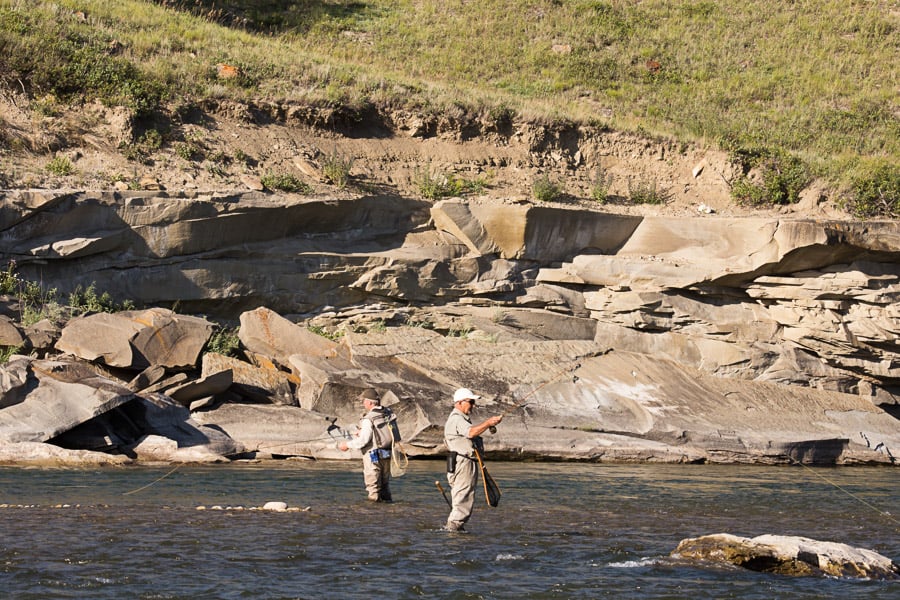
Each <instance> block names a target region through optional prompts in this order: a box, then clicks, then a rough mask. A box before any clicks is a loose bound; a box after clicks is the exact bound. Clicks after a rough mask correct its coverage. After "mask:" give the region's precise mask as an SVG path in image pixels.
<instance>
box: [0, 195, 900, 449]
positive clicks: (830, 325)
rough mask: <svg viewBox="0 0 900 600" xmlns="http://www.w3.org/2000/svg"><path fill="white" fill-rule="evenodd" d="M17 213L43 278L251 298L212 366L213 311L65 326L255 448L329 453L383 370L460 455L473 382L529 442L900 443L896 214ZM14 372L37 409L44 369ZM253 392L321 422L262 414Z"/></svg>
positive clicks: (140, 295)
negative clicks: (35, 395) (234, 345)
mask: <svg viewBox="0 0 900 600" xmlns="http://www.w3.org/2000/svg"><path fill="white" fill-rule="evenodd" d="M0 215H3V217H4V219H3V221H2V224H0V228H2V231H0V234H2V236H3V239H4V242H5V243H4V244H3V246H2V249H0V264H2V263H3V262H5V261H6V260H10V259H15V260H16V261H17V264H18V265H19V266H18V269H19V273H20V274H21V276H23V277H25V278H32V279H38V278H39V279H40V280H41V281H43V282H44V283H45V285H48V286H55V287H58V288H59V289H60V290H61V291H62V293H66V292H68V291H72V289H73V288H74V287H75V286H78V285H80V286H82V287H87V286H88V285H91V284H93V285H95V286H96V287H97V288H98V289H102V290H105V291H109V292H110V293H111V294H112V295H113V296H114V297H116V298H123V299H130V300H132V301H134V302H136V304H138V305H141V304H146V305H153V304H156V303H162V304H169V303H172V304H174V303H178V304H179V306H180V307H181V310H182V311H185V312H188V311H196V312H203V313H207V314H211V315H218V316H221V317H224V318H228V319H232V320H234V319H239V320H240V333H239V335H240V341H241V344H242V350H243V352H244V358H245V359H246V360H238V361H237V362H231V361H230V360H223V359H218V361H217V362H216V361H214V360H213V358H210V359H209V360H207V361H205V362H204V364H203V372H202V373H197V369H198V368H199V367H200V365H198V361H199V354H200V351H201V349H202V347H203V344H204V343H205V342H206V340H207V339H208V338H209V334H210V332H211V323H210V322H209V321H207V320H206V319H205V318H198V317H186V316H182V315H178V314H175V313H173V312H172V311H168V310H165V309H159V308H156V309H147V310H145V311H131V312H129V313H120V314H117V315H99V314H98V315H90V316H87V317H82V318H78V319H73V320H72V321H71V322H69V323H68V324H66V326H65V327H64V329H63V331H62V334H61V337H60V339H59V341H58V342H56V349H57V350H59V351H63V352H66V353H68V354H71V355H73V356H77V357H80V358H81V359H82V360H84V361H90V362H92V363H94V364H97V365H104V366H106V367H107V368H109V369H110V370H123V371H125V372H127V373H128V377H127V381H126V382H124V383H125V384H127V385H126V387H127V388H128V389H129V390H131V391H133V392H137V391H140V392H141V394H148V393H153V392H161V393H164V394H172V395H173V396H174V397H176V399H178V400H179V402H180V403H181V405H183V407H185V408H186V407H193V408H194V410H196V411H198V412H197V413H196V414H197V415H198V416H199V415H201V414H202V415H203V420H204V422H205V423H208V424H210V425H218V426H220V427H222V428H225V425H223V424H220V423H216V414H217V411H223V412H220V413H219V414H220V415H222V419H223V421H222V423H227V425H228V429H227V431H228V432H229V434H231V435H232V436H233V437H234V438H235V439H236V440H237V441H238V442H242V441H245V440H246V441H247V445H248V447H251V448H252V447H256V446H260V445H262V446H265V444H266V443H278V444H283V445H284V446H286V447H287V448H294V450H293V451H297V452H302V453H303V454H305V455H322V456H324V455H326V454H328V453H329V452H330V451H331V449H333V440H332V439H331V434H333V433H335V428H336V429H337V430H339V431H341V432H344V433H346V432H347V431H349V430H350V429H351V428H352V427H353V426H354V424H355V423H356V420H357V419H358V416H359V415H358V414H357V413H358V412H359V408H358V406H356V405H355V403H354V401H353V399H354V398H355V396H356V394H357V393H358V391H359V390H360V389H362V388H365V387H370V386H374V387H377V388H378V389H379V390H380V391H382V393H383V394H386V395H387V396H386V397H388V398H390V402H391V404H392V406H393V407H394V408H395V410H396V411H397V412H398V413H402V416H403V418H404V421H406V425H403V426H402V427H406V430H405V439H406V440H407V441H408V443H409V445H410V453H411V454H412V455H415V454H420V455H424V454H435V453H439V452H441V451H442V448H441V427H442V425H443V421H444V419H445V418H446V414H447V413H448V412H449V407H448V405H447V403H446V399H447V398H448V397H449V395H450V394H451V393H452V391H453V389H454V388H455V387H463V386H464V387H470V388H474V389H476V390H478V391H479V393H482V394H483V395H484V396H485V398H486V403H485V406H484V408H483V410H484V411H485V412H488V411H499V412H503V413H504V414H506V419H505V420H504V424H503V425H504V426H503V427H501V428H500V429H499V431H498V433H497V435H496V436H494V437H492V438H491V440H490V443H491V445H492V450H495V451H498V452H501V453H504V452H505V453H506V454H507V455H508V456H510V457H515V456H542V457H559V458H578V459H583V460H660V461H672V462H675V461H682V462H683V461H714V462H787V461H791V460H799V461H804V462H813V463H822V464H835V463H838V464H848V463H854V462H866V463H871V462H881V463H896V462H897V456H898V448H900V431H898V421H897V420H896V419H893V418H891V417H890V416H889V415H888V414H887V413H886V412H885V410H884V409H886V410H888V411H895V412H897V411H898V410H900V409H898V406H900V404H898V397H900V392H898V389H900V387H898V386H900V370H898V368H897V365H898V364H900V348H898V339H900V326H898V323H900V313H898V306H900V303H898V299H900V224H898V223H897V222H867V223H855V222H853V223H846V222H825V221H821V222H820V221H811V220H798V219H791V220H786V219H778V218H740V219H736V218H735V219H729V218H720V217H717V216H712V215H706V216H703V217H695V218H680V219H679V218H657V217H637V216H627V215H613V214H606V213H602V212H598V211H593V210H584V209H569V208H564V207H559V206H557V207H551V206H529V205H521V204H513V203H503V202H498V203H481V202H477V201H472V202H465V201H462V200H458V199H456V200H446V201H443V202H439V203H436V204H434V205H430V204H428V203H425V202H418V201H411V200H406V199H402V198H391V197H386V196H367V197H360V198H352V199H351V198H348V199H344V200H340V201H333V200H322V199H297V198H294V197H278V196H266V195H263V194H255V193H251V194H235V195H224V196H218V197H217V196H205V197H204V196H197V197H192V198H185V197H168V196H166V195H164V194H160V193H156V194H151V193H143V194H121V195H120V194H114V193H98V194H84V193H52V192H45V193H36V192H32V193H28V192H16V193H11V194H8V195H6V196H3V197H2V198H0ZM6 312H7V316H9V314H8V313H10V312H14V311H11V309H10V310H7V311H6ZM298 315H302V318H301V317H300V316H298ZM298 321H302V322H304V323H305V324H307V325H317V326H327V327H332V328H334V327H338V326H340V328H341V331H343V332H346V333H345V335H344V337H343V338H342V339H341V340H340V341H339V342H336V341H334V340H333V339H326V338H325V337H322V336H319V335H316V334H315V333H313V332H312V331H311V330H310V329H308V328H306V327H302V326H300V325H298V324H297V322H298ZM6 323H7V324H8V325H11V327H12V328H10V327H6V328H5V331H6V332H7V333H6V335H7V336H8V337H9V339H15V340H18V339H19V336H20V329H21V328H19V327H17V326H16V325H15V324H13V323H12V321H9V320H8V321H6ZM46 331H47V333H46V334H45V335H46V336H50V337H52V336H53V335H54V334H53V333H52V330H46ZM365 331H368V333H363V332H365ZM30 335H31V334H30V333H26V337H28V336H30ZM29 339H31V338H30V337H29ZM35 339H36V338H35ZM42 343H43V344H44V347H47V344H46V343H45V342H42ZM229 362H230V364H228V363H229ZM576 364H577V365H578V368H577V369H575V368H574V365H576ZM226 372H227V374H226ZM559 373H562V374H564V375H565V376H560V377H557V374H559ZM3 377H5V378H6V379H4V380H3V381H2V382H3V389H2V395H0V405H2V406H5V407H6V409H15V406H16V405H18V404H20V403H21V402H22V398H23V397H24V394H25V390H26V388H27V385H26V384H25V383H23V382H26V381H29V379H28V376H27V375H22V371H16V370H15V369H13V370H11V371H8V372H7V373H6V374H5V375H3ZM575 377H577V379H574V378H575ZM32 381H34V380H33V379H32ZM176 386H178V387H176ZM523 398H524V399H523ZM251 403H264V404H265V405H269V404H282V405H284V410H286V411H289V413H290V414H291V415H292V416H291V418H290V419H286V420H285V423H295V424H296V423H297V422H302V423H303V425H302V427H300V426H298V427H299V429H298V430H297V431H301V430H302V431H304V432H306V431H309V435H310V436H311V437H310V438H309V439H313V438H315V439H314V440H313V441H310V442H308V443H307V442H305V441H304V440H305V439H307V438H306V433H304V434H303V436H304V437H303V439H300V438H299V437H298V436H299V435H300V434H295V435H294V437H293V438H291V437H290V436H291V433H290V432H289V431H288V430H287V429H286V428H285V429H282V428H279V427H278V426H277V420H275V421H273V422H272V424H271V425H270V429H265V428H262V429H260V428H259V427H256V426H255V424H253V423H252V422H250V421H249V419H251V418H252V415H251V411H249V408H241V407H248V406H250V404H251ZM0 408H2V407H0ZM267 408H268V407H267ZM6 409H4V410H6ZM201 410H202V413H201V412H199V411H201ZM226 410H227V411H229V412H228V413H227V418H226V412H224V411H226ZM241 410H247V411H248V413H247V416H246V418H245V417H241V416H239V415H237V414H236V413H239V412H240V411H241ZM0 414H2V412H0ZM535 424H539V427H538V428H535ZM285 427H287V426H285ZM267 436H268V437H267ZM270 438H271V439H270ZM285 454H287V452H285Z"/></svg>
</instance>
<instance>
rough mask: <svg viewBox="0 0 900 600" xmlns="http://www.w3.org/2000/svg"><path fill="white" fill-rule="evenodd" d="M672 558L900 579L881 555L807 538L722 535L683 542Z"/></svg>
mask: <svg viewBox="0 0 900 600" xmlns="http://www.w3.org/2000/svg"><path fill="white" fill-rule="evenodd" d="M672 555H673V556H675V557H679V558H686V559H696V560H704V561H710V562H714V563H725V564H733V565H737V566H739V567H744V568H746V569H750V570H752V571H761V572H765V573H776V574H779V575H796V576H831V577H851V578H866V579H890V580H896V579H900V565H898V564H897V563H895V562H893V561H892V560H891V559H889V558H887V557H886V556H882V555H881V554H878V553H877V552H874V551H872V550H867V549H865V548H855V547H853V546H848V545H847V544H840V543H836V542H823V541H819V540H813V539H809V538H804V537H794V536H783V535H761V536H757V537H754V538H745V537H740V536H736V535H731V534H728V533H718V534H713V535H705V536H702V537H698V538H689V539H686V540H682V541H681V543H679V544H678V547H677V548H676V549H675V550H674V551H673V552H672Z"/></svg>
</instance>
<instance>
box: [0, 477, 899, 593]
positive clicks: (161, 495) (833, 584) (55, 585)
mask: <svg viewBox="0 0 900 600" xmlns="http://www.w3.org/2000/svg"><path fill="white" fill-rule="evenodd" d="M489 468H490V471H491V474H492V475H493V476H494V479H496V480H497V482H498V484H499V485H500V487H501V489H502V491H503V497H502V500H501V502H500V506H499V507H497V508H491V507H488V506H487V505H486V504H485V503H484V501H483V498H480V499H479V500H480V502H479V504H477V505H476V509H475V514H474V516H473V518H472V521H471V522H470V524H469V527H468V528H469V529H470V533H469V534H468V535H462V534H448V533H444V532H441V531H440V526H441V525H442V524H443V522H444V520H445V519H446V516H447V512H448V509H447V506H446V504H445V503H444V500H443V499H442V498H441V495H440V492H439V491H438V490H437V487H436V486H435V481H436V480H438V479H440V480H441V482H442V484H443V485H444V487H445V488H446V487H447V486H446V482H445V480H444V478H443V473H442V470H443V464H442V463H441V462H437V461H428V462H413V463H411V464H410V468H409V471H408V472H407V474H406V475H405V476H404V477H402V478H399V479H396V480H395V481H394V486H393V491H394V498H395V499H396V500H398V501H397V502H395V503H394V504H391V505H374V504H370V503H367V502H365V501H364V497H365V496H364V491H363V489H362V474H361V471H360V467H359V465H358V463H355V462H354V463H343V462H287V463H277V464H276V465H274V466H272V465H265V466H260V465H252V464H239V465H227V466H226V465H216V466H204V467H187V466H185V467H179V468H177V469H175V470H174V471H173V470H172V468H171V467H165V468H150V467H128V468H104V469H99V470H68V469H49V470H48V469H19V468H3V469H0V504H3V505H5V506H4V507H2V508H0V595H2V597H4V598H17V599H19V598H22V599H24V598H35V599H37V598H41V599H46V598H116V599H119V598H160V599H162V598H310V599H314V598H316V599H317V598H367V599H368V598H607V597H608V598H754V599H755V598H758V599H760V600H763V599H764V600H770V599H771V598H848V597H865V598H867V599H873V600H875V599H888V598H890V599H892V600H894V599H896V598H900V583H897V582H877V581H859V580H848V579H828V578H790V577H782V576H775V575H766V574H759V573H753V572H750V571H745V570H742V569H737V568H723V567H714V566H709V565H700V564H691V563H685V562H682V561H678V560H675V559H672V558H670V557H669V553H670V552H671V551H672V550H673V549H674V548H675V546H676V545H677V544H678V542H679V541H680V540H682V539H684V538H686V537H693V536H697V535H705V534H710V533H719V532H728V533H734V534H737V535H744V536H756V535H761V534H765V533H774V534H782V535H800V536H805V537H811V538H815V539H820V540H828V541H839V542H844V543H848V544H851V545H854V546H860V547H865V548H869V549H872V550H875V551H877V552H880V553H881V554H884V555H886V556H888V557H890V558H892V559H894V560H895V561H897V560H900V523H898V519H900V505H898V504H900V471H898V470H897V469H892V468H880V469H879V468H862V467H860V468H843V469H815V470H813V469H809V468H800V467H777V468H774V467H726V466H699V465H665V466H655V465H636V466H620V465H615V466H612V465H593V464H592V465H583V464H556V463H539V464H520V463H493V464H491V465H490V467H489ZM268 501H282V502H286V503H287V504H288V505H289V506H291V507H301V508H305V507H309V510H306V511H298V512H280V513H276V512H270V511H260V510H249V508H250V507H259V506H262V505H263V504H265V503H266V502H268ZM198 506H205V507H207V510H198V509H197V507H198ZM212 506H221V507H222V508H223V509H222V510H212V509H210V507H212ZM239 507H243V508H244V510H240V509H239ZM887 513H889V514H887Z"/></svg>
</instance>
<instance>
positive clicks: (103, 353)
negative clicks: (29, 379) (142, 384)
mask: <svg viewBox="0 0 900 600" xmlns="http://www.w3.org/2000/svg"><path fill="white" fill-rule="evenodd" d="M212 328H213V325H212V323H210V322H209V321H207V320H206V319H203V318H199V317H192V316H188V315H179V314H177V313H174V312H172V311H171V310H168V309H163V308H151V309H148V310H144V311H122V312H118V313H97V314H93V315H88V316H84V317H76V318H74V319H72V320H70V321H69V322H68V323H67V324H66V326H65V327H64V328H63V330H62V335H61V336H60V339H59V341H58V342H57V343H56V348H57V349H58V350H59V351H61V352H65V353H68V354H71V355H73V356H77V357H79V358H82V359H84V360H88V361H95V360H96V361H99V362H102V363H103V364H106V365H108V366H110V367H121V368H126V369H145V368H147V367H149V366H162V367H168V368H184V367H192V366H196V364H197V361H198V359H199V357H200V351H201V350H202V349H203V346H204V345H205V344H206V342H207V341H208V340H209V337H210V335H211V334H212Z"/></svg>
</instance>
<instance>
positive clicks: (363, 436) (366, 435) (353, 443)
mask: <svg viewBox="0 0 900 600" xmlns="http://www.w3.org/2000/svg"><path fill="white" fill-rule="evenodd" d="M371 442H372V419H366V418H363V419H362V420H361V421H360V424H359V433H358V434H357V435H356V437H354V438H353V439H352V440H350V441H349V442H347V447H348V448H355V449H357V450H361V449H362V448H365V447H366V446H368V445H369V444H370V443H371Z"/></svg>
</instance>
